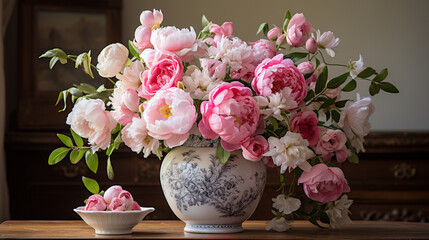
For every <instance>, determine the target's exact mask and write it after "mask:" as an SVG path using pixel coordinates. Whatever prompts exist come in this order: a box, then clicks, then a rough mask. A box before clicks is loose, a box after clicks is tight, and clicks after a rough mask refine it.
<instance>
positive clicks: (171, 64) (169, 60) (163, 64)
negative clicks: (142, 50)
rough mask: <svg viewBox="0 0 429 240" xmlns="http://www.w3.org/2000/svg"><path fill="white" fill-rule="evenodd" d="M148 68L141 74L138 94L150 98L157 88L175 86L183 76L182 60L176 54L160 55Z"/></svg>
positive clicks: (163, 88) (162, 88)
mask: <svg viewBox="0 0 429 240" xmlns="http://www.w3.org/2000/svg"><path fill="white" fill-rule="evenodd" d="M152 64H154V65H153V66H152V67H151V68H150V69H148V70H146V71H144V72H143V73H142V74H141V77H140V79H141V81H142V85H141V86H140V88H139V96H140V97H143V98H146V99H151V98H152V97H153V96H154V95H155V93H156V92H158V91H159V90H165V89H169V88H172V87H177V83H178V82H179V81H181V80H182V77H183V65H182V61H181V60H180V59H179V58H178V57H176V56H170V55H162V56H161V58H160V59H156V62H155V63H152Z"/></svg>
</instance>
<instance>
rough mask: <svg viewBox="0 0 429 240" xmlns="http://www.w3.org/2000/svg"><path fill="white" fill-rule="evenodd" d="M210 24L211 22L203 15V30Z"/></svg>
mask: <svg viewBox="0 0 429 240" xmlns="http://www.w3.org/2000/svg"><path fill="white" fill-rule="evenodd" d="M209 24H210V21H209V20H208V19H207V17H206V15H203V17H202V18H201V25H202V26H203V28H205V27H206V26H208V25H209Z"/></svg>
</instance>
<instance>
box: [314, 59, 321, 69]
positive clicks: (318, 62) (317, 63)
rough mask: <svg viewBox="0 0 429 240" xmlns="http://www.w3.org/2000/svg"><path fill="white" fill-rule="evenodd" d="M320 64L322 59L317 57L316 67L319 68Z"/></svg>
mask: <svg viewBox="0 0 429 240" xmlns="http://www.w3.org/2000/svg"><path fill="white" fill-rule="evenodd" d="M319 65H320V60H319V59H318V58H316V67H315V68H314V69H317V68H318V67H319Z"/></svg>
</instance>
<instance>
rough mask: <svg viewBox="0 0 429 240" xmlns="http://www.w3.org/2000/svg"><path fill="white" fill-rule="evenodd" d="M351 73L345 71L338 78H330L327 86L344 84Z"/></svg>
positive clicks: (334, 86) (332, 87)
mask: <svg viewBox="0 0 429 240" xmlns="http://www.w3.org/2000/svg"><path fill="white" fill-rule="evenodd" d="M349 75H350V73H349V72H346V73H344V74H342V75H340V76H338V77H336V78H333V79H331V80H329V82H328V86H327V87H328V88H330V89H334V88H337V87H339V86H341V84H343V83H344V82H345V81H346V80H347V78H348V77H349Z"/></svg>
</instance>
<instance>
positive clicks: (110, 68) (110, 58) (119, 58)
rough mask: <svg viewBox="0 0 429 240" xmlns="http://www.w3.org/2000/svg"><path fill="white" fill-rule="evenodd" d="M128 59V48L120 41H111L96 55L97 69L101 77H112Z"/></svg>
mask: <svg viewBox="0 0 429 240" xmlns="http://www.w3.org/2000/svg"><path fill="white" fill-rule="evenodd" d="M127 59H128V49H127V48H126V47H125V46H124V45H122V44H120V43H112V44H110V45H109V46H107V47H105V48H104V49H103V51H101V53H100V55H98V58H97V61H98V64H97V69H98V74H100V76H102V77H114V76H116V74H118V73H119V72H120V71H121V70H122V67H123V66H124V65H125V63H126V62H127Z"/></svg>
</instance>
